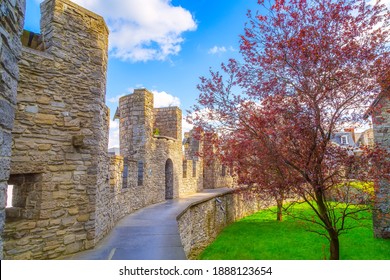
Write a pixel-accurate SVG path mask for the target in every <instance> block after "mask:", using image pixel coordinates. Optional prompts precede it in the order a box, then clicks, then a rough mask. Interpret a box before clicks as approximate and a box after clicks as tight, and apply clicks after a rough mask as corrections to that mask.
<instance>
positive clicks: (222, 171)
mask: <svg viewBox="0 0 390 280" xmlns="http://www.w3.org/2000/svg"><path fill="white" fill-rule="evenodd" d="M204 165H205V167H204V182H203V184H204V188H207V189H218V188H231V187H233V186H234V185H235V183H234V177H233V176H232V175H231V173H230V169H229V168H228V167H226V166H223V165H222V164H221V163H220V162H219V160H218V159H215V160H213V161H207V160H205V161H204Z"/></svg>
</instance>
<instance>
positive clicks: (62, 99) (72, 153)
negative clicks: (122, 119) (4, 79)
mask: <svg viewBox="0 0 390 280" xmlns="http://www.w3.org/2000/svg"><path fill="white" fill-rule="evenodd" d="M30 35H34V34H31V33H30ZM29 37H30V38H32V40H28V41H32V42H33V44H30V43H29V42H27V44H26V45H25V46H24V47H23V49H22V59H21V60H20V63H19V67H20V80H19V84H18V94H17V111H16V115H15V125H14V129H13V131H12V136H13V138H14V142H13V146H12V161H11V175H10V179H9V181H8V185H13V188H14V193H15V194H17V196H15V195H14V197H13V201H14V202H16V203H15V205H12V207H10V208H7V209H6V227H5V234H4V242H5V244H6V245H7V246H5V247H6V248H7V249H5V250H4V256H5V258H7V259H52V258H57V257H59V256H61V255H66V254H71V253H75V252H78V251H81V250H85V249H88V248H91V247H93V246H94V245H95V243H96V241H97V240H99V239H100V238H101V237H102V232H103V228H104V218H105V217H104V215H105V214H104V213H101V212H99V211H98V210H97V209H100V208H101V207H100V205H101V204H103V203H104V198H102V195H101V194H102V191H103V190H104V189H106V188H108V184H109V174H108V166H107V165H108V162H109V160H108V157H107V146H108V108H107V107H106V105H105V93H106V92H105V88H106V70H107V49H108V29H107V26H106V24H105V22H104V20H103V18H102V17H100V16H98V15H96V14H94V13H92V12H90V11H88V10H86V9H84V8H82V7H80V6H78V5H76V4H75V3H73V2H72V1H69V0H46V1H44V2H43V3H42V4H41V35H40V36H35V35H34V36H29ZM35 46H36V48H34V47H35ZM15 236H23V238H22V242H20V241H21V240H19V239H18V242H15Z"/></svg>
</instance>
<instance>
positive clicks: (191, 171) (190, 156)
mask: <svg viewBox="0 0 390 280" xmlns="http://www.w3.org/2000/svg"><path fill="white" fill-rule="evenodd" d="M183 145H184V152H183V153H184V157H183V164H182V170H183V185H182V187H181V188H180V195H185V194H190V193H196V192H200V191H202V190H203V174H204V166H203V159H202V158H201V157H200V156H199V154H200V153H201V152H202V149H203V144H202V141H200V140H198V139H195V136H194V131H193V130H192V131H190V132H186V133H184V140H183Z"/></svg>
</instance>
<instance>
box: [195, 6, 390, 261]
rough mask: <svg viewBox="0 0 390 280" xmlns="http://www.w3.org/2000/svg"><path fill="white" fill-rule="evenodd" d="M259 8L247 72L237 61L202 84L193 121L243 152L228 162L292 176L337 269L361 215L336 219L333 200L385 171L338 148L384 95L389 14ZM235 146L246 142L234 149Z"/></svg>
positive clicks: (246, 50) (251, 27)
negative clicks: (344, 131) (340, 137)
mask: <svg viewBox="0 0 390 280" xmlns="http://www.w3.org/2000/svg"><path fill="white" fill-rule="evenodd" d="M258 2H259V5H260V8H261V9H260V10H259V12H257V13H256V14H253V13H252V12H250V11H249V12H248V17H249V23H248V24H247V26H246V28H245V34H244V35H242V36H241V47H240V52H241V54H242V56H243V62H242V63H239V62H237V61H236V60H233V59H231V60H230V61H229V63H227V64H222V73H220V72H215V71H212V70H211V71H210V75H211V77H209V78H206V77H201V83H200V84H199V85H198V89H199V91H200V96H199V99H198V103H199V104H198V105H195V106H194V108H193V112H192V114H191V116H192V117H191V121H192V122H193V123H194V124H195V125H196V126H199V127H202V129H203V130H205V131H210V132H211V134H218V137H214V138H213V139H214V140H215V139H218V141H217V143H215V144H216V145H219V146H224V145H225V148H220V150H224V149H225V151H224V153H223V154H224V155H226V154H228V153H227V152H226V150H228V149H237V151H236V152H231V153H230V155H231V157H232V158H231V159H230V161H231V162H233V161H234V158H235V160H236V163H238V164H236V166H237V165H239V164H242V160H241V158H242V157H251V155H262V156H261V157H259V158H258V159H259V160H258V161H257V163H256V161H255V162H253V161H252V164H253V168H255V169H254V170H256V168H257V167H259V168H262V167H264V166H269V167H270V169H271V170H272V169H274V167H275V166H280V167H281V168H282V170H288V172H289V174H291V176H290V175H289V176H288V178H289V179H288V180H287V181H288V182H290V183H291V185H292V186H293V187H294V192H295V194H296V195H299V196H300V197H301V198H302V199H303V201H305V202H306V203H308V204H309V205H310V207H311V209H312V210H313V213H315V216H316V217H317V220H315V221H314V219H313V222H315V223H317V224H318V225H320V226H321V227H322V228H323V230H324V233H321V234H323V235H324V236H326V237H327V238H328V240H329V242H330V259H339V247H340V245H339V234H340V233H341V232H342V231H343V230H345V229H347V228H348V226H347V224H346V219H347V218H348V217H352V218H353V217H354V216H355V214H356V212H358V211H361V208H359V207H356V208H354V209H355V210H352V208H351V207H350V203H347V204H346V206H345V208H344V209H343V210H342V211H340V213H337V212H338V210H337V209H339V208H336V207H334V204H332V203H331V200H332V194H333V193H335V192H337V188H338V186H340V184H343V183H345V182H346V180H349V179H351V176H352V175H353V176H355V178H356V176H357V175H359V178H360V179H364V180H366V181H368V180H370V179H371V178H372V176H373V173H369V171H370V172H375V171H378V169H373V168H372V167H373V166H375V165H372V164H371V165H370V164H369V162H368V160H369V159H378V158H383V157H380V156H378V155H379V154H380V153H379V152H375V151H374V152H372V154H374V155H375V157H371V158H369V157H364V156H361V157H357V156H356V154H355V153H353V151H351V150H349V149H345V148H343V147H340V146H338V145H335V144H334V143H333V142H332V141H331V139H332V136H333V135H334V133H335V132H337V131H338V130H339V129H341V128H342V127H345V126H347V125H351V124H353V123H356V122H358V121H361V119H362V116H363V114H364V113H365V111H366V110H367V108H368V106H369V105H370V104H371V102H372V101H373V99H374V98H375V96H376V95H377V94H378V93H379V92H380V90H381V87H380V84H379V83H378V82H377V81H378V80H381V78H380V76H381V75H383V73H385V69H386V65H388V63H389V52H388V46H387V44H388V42H389V20H390V17H389V11H388V10H387V9H386V7H385V6H384V5H382V4H381V3H380V2H377V3H375V4H374V5H368V4H367V3H366V2H367V1H364V0H340V1H333V0H322V1H317V0H291V1H284V0H275V1H272V3H271V2H268V3H265V1H261V0H259V1H258ZM237 136H242V138H241V139H240V137H237ZM213 139H208V140H206V141H214V140H213ZM232 139H239V142H236V141H233V143H234V145H229V144H230V143H232V142H231V141H232ZM248 143H249V145H248V146H245V145H246V144H248ZM243 147H245V148H243ZM255 150H256V151H255ZM243 152H245V153H243ZM225 157H226V156H225ZM362 159H365V160H366V161H363V160H362ZM262 160H266V163H264V162H261V161H262ZM247 163H248V162H246V163H245V164H246V166H245V167H243V168H249V166H248V164H247ZM363 166H364V168H363V169H362V167H363ZM383 166H384V165H383ZM357 167H359V168H360V169H357ZM243 168H242V169H243ZM242 169H241V170H242ZM356 170H359V172H357V171H356ZM362 170H364V171H365V172H362ZM256 172H257V171H256ZM254 173H255V172H249V173H248V175H249V176H253V174H254ZM379 173H380V172H379ZM239 174H240V173H239ZM386 174H388V171H386ZM245 176H246V175H245ZM245 176H244V177H245ZM368 176H371V177H368ZM261 177H262V178H261V180H260V181H261V182H262V183H263V184H264V185H267V181H268V180H264V179H266V177H265V176H261ZM291 179H292V180H291ZM268 186H269V187H271V188H273V187H272V184H271V185H268ZM348 201H349V199H348V200H347V201H346V202H348Z"/></svg>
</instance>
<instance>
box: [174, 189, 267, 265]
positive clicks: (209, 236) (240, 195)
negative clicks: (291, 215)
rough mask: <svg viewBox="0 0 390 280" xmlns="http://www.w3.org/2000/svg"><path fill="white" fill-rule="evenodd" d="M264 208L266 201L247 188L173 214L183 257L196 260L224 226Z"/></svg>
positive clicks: (201, 202) (227, 192)
mask: <svg viewBox="0 0 390 280" xmlns="http://www.w3.org/2000/svg"><path fill="white" fill-rule="evenodd" d="M266 207H269V204H265V203H263V202H262V201H261V199H259V197H258V195H257V194H256V193H255V192H253V191H252V190H251V189H250V188H241V189H235V190H229V191H226V193H224V194H222V195H216V196H215V197H212V198H209V199H206V200H204V201H200V202H197V203H194V204H193V205H191V206H190V207H188V208H187V209H186V210H185V211H183V212H182V213H181V215H179V216H178V217H177V221H178V225H179V233H180V237H181V240H182V244H183V247H184V251H185V253H186V256H187V258H188V259H196V258H197V256H198V255H199V254H200V253H201V252H202V251H203V250H204V249H205V248H206V247H207V246H208V245H209V244H210V243H211V242H213V241H214V239H215V238H216V237H217V236H218V234H219V233H220V232H221V231H222V230H223V229H224V228H225V227H226V226H227V225H229V224H231V223H233V222H235V221H237V220H238V219H241V218H243V217H246V216H248V215H251V214H254V213H256V212H258V211H259V210H261V209H264V208H266Z"/></svg>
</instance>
